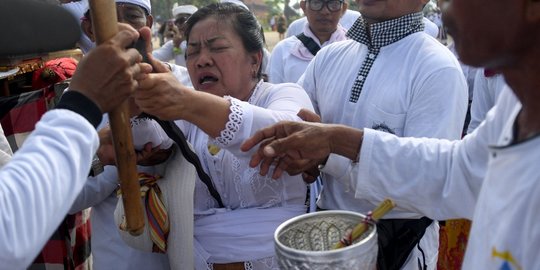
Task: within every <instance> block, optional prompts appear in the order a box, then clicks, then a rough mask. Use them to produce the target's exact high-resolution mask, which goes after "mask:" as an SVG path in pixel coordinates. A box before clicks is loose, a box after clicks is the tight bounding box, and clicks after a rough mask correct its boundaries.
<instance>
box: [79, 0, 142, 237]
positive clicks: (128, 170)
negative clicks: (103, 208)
mask: <svg viewBox="0 0 540 270" xmlns="http://www.w3.org/2000/svg"><path fill="white" fill-rule="evenodd" d="M89 3H90V13H91V16H92V26H93V28H94V35H95V37H96V43H97V44H98V45H99V44H101V43H103V42H106V41H107V40H109V39H110V38H112V37H113V36H114V35H116V33H117V32H118V23H117V21H118V20H117V17H116V4H115V2H114V0H90V2H89ZM109 121H110V125H111V131H112V134H113V143H114V150H115V152H116V163H117V168H118V177H119V179H120V188H121V189H122V201H123V203H124V213H125V215H126V223H127V230H128V231H129V233H130V234H132V235H140V234H141V233H142V232H143V230H144V212H143V206H142V202H141V195H140V194H141V192H140V185H139V179H138V176H137V157H136V155H135V150H134V148H133V137H132V134H131V127H130V122H129V105H128V102H127V101H125V102H123V103H122V104H121V105H120V106H119V107H118V108H116V109H115V110H114V111H112V112H111V113H109Z"/></svg>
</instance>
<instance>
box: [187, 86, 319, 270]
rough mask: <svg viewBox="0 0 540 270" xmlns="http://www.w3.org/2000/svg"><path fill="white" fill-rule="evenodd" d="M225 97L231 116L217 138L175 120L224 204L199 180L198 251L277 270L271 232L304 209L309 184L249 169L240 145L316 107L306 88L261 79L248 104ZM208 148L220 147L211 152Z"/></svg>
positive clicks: (215, 259)
mask: <svg viewBox="0 0 540 270" xmlns="http://www.w3.org/2000/svg"><path fill="white" fill-rule="evenodd" d="M226 98H227V99H229V100H230V102H231V114H230V115H229V122H228V124H227V125H226V128H225V130H223V131H222V132H221V136H220V137H218V138H215V139H214V138H210V137H209V136H208V135H207V134H206V133H204V132H203V131H202V130H200V129H199V128H198V127H196V126H195V125H193V124H191V123H188V122H185V121H181V120H180V121H177V124H178V125H179V126H180V127H181V129H182V130H183V131H184V132H185V133H186V136H187V138H188V141H189V142H190V143H191V144H192V145H193V148H194V150H195V152H196V153H197V154H198V156H199V158H200V160H201V163H202V166H203V167H204V170H205V171H206V172H207V173H208V174H209V175H210V177H211V179H212V181H213V183H214V185H215V187H216V189H217V191H218V192H219V194H220V196H221V198H222V200H223V203H224V205H225V208H218V205H217V202H216V201H215V200H214V199H213V197H212V196H211V195H210V194H209V192H208V189H207V187H206V186H205V185H204V184H203V182H202V181H201V180H197V183H196V187H195V240H196V243H195V252H196V253H197V254H198V258H199V259H200V258H202V259H206V262H207V263H231V262H242V261H249V262H251V263H252V264H253V269H278V266H277V261H276V260H275V259H274V258H273V257H274V244H273V233H274V230H275V229H276V228H277V227H278V226H279V224H281V223H282V222H284V221H286V220H287V219H289V218H292V217H294V216H297V215H300V214H303V213H305V212H306V206H305V204H304V202H305V199H306V184H305V183H304V182H303V180H302V178H301V177H300V176H289V175H288V174H284V176H282V177H281V178H280V179H279V180H277V181H276V180H273V179H271V177H270V176H261V175H260V174H259V171H258V168H250V167H249V160H250V158H251V152H248V153H245V152H242V151H240V149H239V146H240V144H241V143H242V142H243V141H244V140H246V139H247V138H249V137H250V136H251V135H253V134H254V133H255V132H256V131H257V130H259V129H261V128H263V127H267V126H269V125H271V124H274V123H276V122H278V121H280V120H294V121H298V120H300V118H299V117H298V116H297V115H296V114H297V113H298V111H299V110H300V109H301V108H307V109H310V110H311V109H313V108H312V105H311V102H310V100H309V97H308V96H307V94H306V93H305V92H304V90H303V89H302V88H300V87H299V86H298V85H296V84H290V83H289V84H277V85H272V84H269V83H265V82H262V81H261V82H259V84H258V85H257V87H256V88H255V90H254V92H253V94H252V96H251V97H250V98H249V100H248V101H247V102H244V101H239V100H237V99H235V98H231V97H226ZM209 146H217V147H219V149H221V150H219V152H217V153H216V154H214V155H213V154H211V153H210V151H209ZM203 263H204V261H203ZM199 265H201V264H200V262H199ZM203 266H204V264H203Z"/></svg>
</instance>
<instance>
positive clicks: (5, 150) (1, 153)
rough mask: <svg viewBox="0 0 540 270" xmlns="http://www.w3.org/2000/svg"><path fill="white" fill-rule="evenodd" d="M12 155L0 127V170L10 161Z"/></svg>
mask: <svg viewBox="0 0 540 270" xmlns="http://www.w3.org/2000/svg"><path fill="white" fill-rule="evenodd" d="M12 155H13V152H12V151H11V147H10V146H9V142H8V140H7V138H6V135H5V134H4V130H3V129H2V125H0V168H2V166H4V164H6V163H7V162H8V161H9V160H11V156H12Z"/></svg>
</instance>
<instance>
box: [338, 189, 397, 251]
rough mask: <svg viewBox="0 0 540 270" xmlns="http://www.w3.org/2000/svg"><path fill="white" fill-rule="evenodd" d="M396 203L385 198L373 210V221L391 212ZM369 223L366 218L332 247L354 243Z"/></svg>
mask: <svg viewBox="0 0 540 270" xmlns="http://www.w3.org/2000/svg"><path fill="white" fill-rule="evenodd" d="M395 206H396V205H395V204H394V202H393V201H392V200H390V199H386V200H384V201H383V202H382V203H381V204H379V206H377V208H375V210H373V212H372V213H371V219H372V220H373V221H377V220H379V219H380V218H381V217H382V216H384V215H385V214H386V213H388V212H390V210H392V209H393V208H394V207H395ZM368 226H369V225H368V224H367V222H366V220H363V221H362V222H361V223H359V224H358V225H356V226H355V227H354V228H353V230H352V231H351V233H349V234H347V235H346V236H345V237H343V238H342V239H341V240H340V241H338V242H337V243H336V244H335V245H334V247H333V248H332V249H338V248H342V247H345V246H348V245H350V244H352V243H353V242H354V241H355V240H356V239H358V238H359V237H360V236H362V234H364V232H365V231H367V229H368Z"/></svg>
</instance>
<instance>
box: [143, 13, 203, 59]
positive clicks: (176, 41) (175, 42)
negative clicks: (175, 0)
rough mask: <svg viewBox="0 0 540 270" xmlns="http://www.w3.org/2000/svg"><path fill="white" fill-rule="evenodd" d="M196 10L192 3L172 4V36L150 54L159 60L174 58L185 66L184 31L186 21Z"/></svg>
mask: <svg viewBox="0 0 540 270" xmlns="http://www.w3.org/2000/svg"><path fill="white" fill-rule="evenodd" d="M195 11H197V7H195V6H193V5H182V6H178V5H177V4H175V5H174V7H173V9H172V13H173V16H174V26H175V27H174V29H175V30H174V36H173V38H172V40H169V41H167V42H166V43H165V44H163V46H161V48H158V49H156V50H154V51H153V52H152V55H153V56H154V57H155V58H156V59H158V60H161V61H165V62H168V61H171V60H173V59H174V62H175V64H177V65H179V66H183V67H185V66H186V58H185V51H186V41H185V40H186V39H185V37H184V31H185V29H186V26H185V24H186V22H187V20H188V19H189V17H190V16H191V15H192V14H193V13H195Z"/></svg>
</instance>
